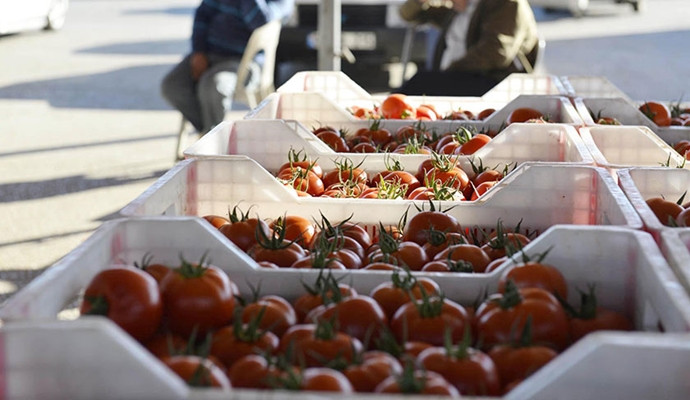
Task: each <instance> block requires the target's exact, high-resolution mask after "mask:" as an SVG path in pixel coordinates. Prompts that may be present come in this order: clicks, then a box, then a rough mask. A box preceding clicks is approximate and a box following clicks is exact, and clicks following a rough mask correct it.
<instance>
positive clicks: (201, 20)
mask: <svg viewBox="0 0 690 400" xmlns="http://www.w3.org/2000/svg"><path fill="white" fill-rule="evenodd" d="M216 12H217V10H216V9H215V8H214V7H213V6H211V5H210V3H208V2H207V0H204V1H203V2H202V3H201V4H200V5H199V7H197V9H196V12H195V13H194V24H193V27H192V56H191V58H190V60H189V62H190V67H191V70H192V79H194V80H195V81H197V80H199V77H200V76H201V74H202V73H203V72H204V71H206V69H208V57H207V56H206V35H207V34H208V25H209V21H210V20H211V18H212V17H213V15H214V14H215V13H216Z"/></svg>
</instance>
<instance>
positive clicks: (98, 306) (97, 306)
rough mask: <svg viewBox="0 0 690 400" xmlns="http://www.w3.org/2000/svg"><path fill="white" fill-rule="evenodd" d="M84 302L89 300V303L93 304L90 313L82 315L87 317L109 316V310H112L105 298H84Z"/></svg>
mask: <svg viewBox="0 0 690 400" xmlns="http://www.w3.org/2000/svg"><path fill="white" fill-rule="evenodd" d="M84 300H87V301H88V302H89V303H91V306H90V308H89V310H88V311H86V312H84V313H82V314H86V315H104V316H107V315H108V309H109V308H110V307H109V305H108V300H107V299H106V298H105V296H84Z"/></svg>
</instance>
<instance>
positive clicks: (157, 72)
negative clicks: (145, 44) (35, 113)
mask: <svg viewBox="0 0 690 400" xmlns="http://www.w3.org/2000/svg"><path fill="white" fill-rule="evenodd" d="M173 66H174V65H173V64H158V65H140V66H133V67H127V68H121V69H117V70H113V71H108V72H103V73H98V74H89V75H76V76H71V77H67V78H57V79H48V80H42V81H33V82H24V83H18V84H14V85H9V86H4V87H0V99H8V100H46V101H47V102H48V103H49V104H50V105H51V106H53V107H57V108H84V109H103V110H170V109H171V108H170V107H169V106H168V105H167V103H165V100H163V98H162V97H161V95H160V86H159V85H160V82H161V80H162V79H163V76H165V74H166V73H167V72H168V71H169V70H170V69H172V67H173Z"/></svg>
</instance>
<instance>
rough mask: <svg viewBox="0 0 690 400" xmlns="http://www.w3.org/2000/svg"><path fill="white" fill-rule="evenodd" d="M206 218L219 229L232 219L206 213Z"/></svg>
mask: <svg viewBox="0 0 690 400" xmlns="http://www.w3.org/2000/svg"><path fill="white" fill-rule="evenodd" d="M203 218H204V220H206V221H208V223H209V224H211V225H212V226H213V227H214V228H216V229H218V228H220V227H221V226H223V225H225V224H229V223H230V220H229V219H227V218H225V217H222V216H220V215H204V216H203Z"/></svg>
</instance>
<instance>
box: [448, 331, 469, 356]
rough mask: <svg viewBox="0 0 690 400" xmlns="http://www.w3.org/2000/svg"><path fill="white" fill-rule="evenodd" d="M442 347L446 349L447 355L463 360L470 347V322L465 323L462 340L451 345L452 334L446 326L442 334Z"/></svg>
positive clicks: (467, 354)
mask: <svg viewBox="0 0 690 400" xmlns="http://www.w3.org/2000/svg"><path fill="white" fill-rule="evenodd" d="M443 347H444V348H445V350H446V354H447V355H448V357H451V358H454V359H456V360H464V359H466V358H468V357H469V349H471V348H472V332H471V328H470V324H466V325H465V333H463V335H462V341H460V342H459V343H458V344H456V345H453V335H452V333H451V329H450V328H446V330H445V332H444V334H443Z"/></svg>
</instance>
